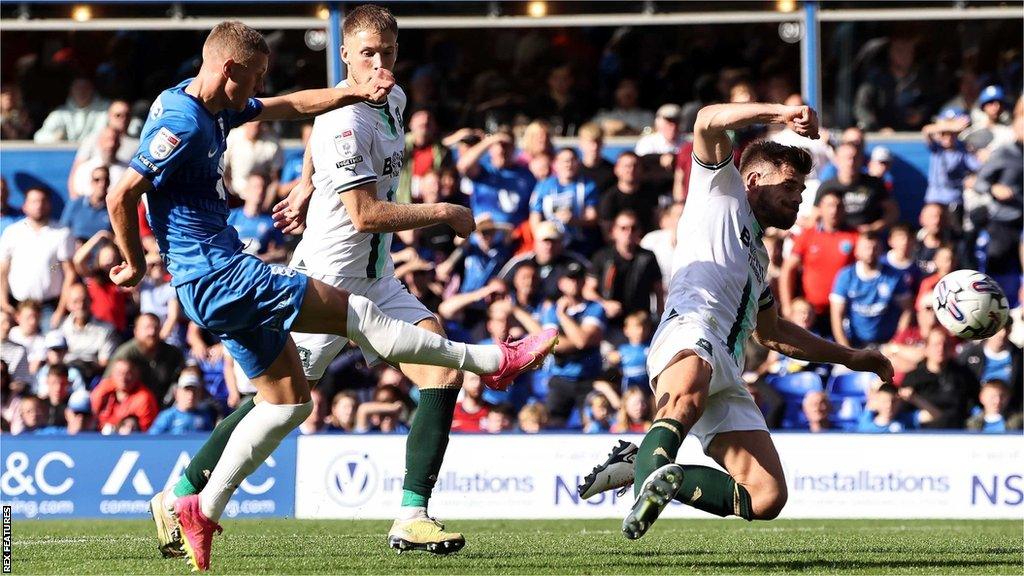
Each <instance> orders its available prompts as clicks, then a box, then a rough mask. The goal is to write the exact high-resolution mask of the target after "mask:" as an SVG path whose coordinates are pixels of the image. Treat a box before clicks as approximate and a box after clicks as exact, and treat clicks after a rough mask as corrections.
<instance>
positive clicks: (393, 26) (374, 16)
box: [342, 4, 398, 36]
mask: <svg viewBox="0 0 1024 576" xmlns="http://www.w3.org/2000/svg"><path fill="white" fill-rule="evenodd" d="M360 31H366V32H374V33H377V34H383V33H384V32H391V33H392V34H394V35H395V36H398V21H397V20H395V16H394V15H393V14H392V13H391V10H388V9H387V8H385V7H383V6H377V5H376V4H363V5H362V6H359V7H358V8H356V9H355V10H353V11H351V12H349V13H348V14H346V15H345V23H344V24H343V25H342V34H343V35H345V36H348V35H350V34H355V33H356V32H360Z"/></svg>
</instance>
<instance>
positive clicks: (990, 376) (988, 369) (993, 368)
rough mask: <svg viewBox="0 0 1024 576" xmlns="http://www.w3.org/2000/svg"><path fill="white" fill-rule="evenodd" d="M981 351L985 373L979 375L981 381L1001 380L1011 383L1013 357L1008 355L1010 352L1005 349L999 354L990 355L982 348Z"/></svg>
mask: <svg viewBox="0 0 1024 576" xmlns="http://www.w3.org/2000/svg"><path fill="white" fill-rule="evenodd" d="M982 353H983V354H985V373H984V374H982V375H981V381H982V382H988V381H989V380H1002V381H1003V382H1006V383H1007V384H1012V383H1013V359H1012V358H1011V357H1010V352H1009V351H1008V350H1007V351H1004V352H1003V353H1002V354H1001V355H1000V356H992V354H991V353H990V352H989V351H988V350H985V349H984V348H982Z"/></svg>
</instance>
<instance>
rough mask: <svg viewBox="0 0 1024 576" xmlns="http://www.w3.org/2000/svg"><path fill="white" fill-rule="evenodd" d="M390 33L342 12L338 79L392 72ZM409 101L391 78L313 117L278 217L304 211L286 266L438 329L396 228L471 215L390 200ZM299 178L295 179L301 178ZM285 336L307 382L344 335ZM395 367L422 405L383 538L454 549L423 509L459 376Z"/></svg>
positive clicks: (371, 9)
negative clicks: (398, 244) (369, 93)
mask: <svg viewBox="0 0 1024 576" xmlns="http://www.w3.org/2000/svg"><path fill="white" fill-rule="evenodd" d="M397 37H398V25H397V22H396V21H395V19H394V17H393V16H392V15H391V13H390V12H389V11H388V10H387V9H385V8H381V7H379V6H373V5H363V6H360V7H358V8H356V9H355V10H353V11H352V12H350V13H349V14H348V15H347V16H346V18H345V23H344V39H345V40H344V46H343V49H342V53H341V54H342V60H343V61H344V62H345V64H346V65H347V66H348V78H347V80H346V82H350V83H351V82H356V83H359V82H363V81H365V78H369V77H370V76H371V75H372V74H373V73H374V71H375V70H376V69H378V68H385V69H388V70H391V69H393V68H394V65H395V59H396V53H397V49H398V42H397ZM405 104H406V99H405V93H404V92H403V91H402V89H401V88H399V87H398V86H397V85H396V86H394V88H392V90H391V92H390V93H389V95H388V99H387V102H386V103H382V104H380V105H375V104H373V103H369V102H363V103H360V104H358V105H353V106H349V107H347V108H344V109H339V110H337V113H333V112H332V113H330V114H323V115H321V116H319V117H317V119H316V121H315V123H314V125H313V132H312V135H311V136H310V139H309V145H308V149H307V155H308V157H311V159H312V170H313V174H312V181H313V186H314V188H315V190H314V191H313V192H312V196H311V197H309V188H308V186H303V185H301V184H300V185H299V186H297V187H296V190H294V191H293V192H292V193H291V194H290V195H289V198H288V199H287V200H285V201H283V202H282V203H281V204H279V205H278V207H277V209H276V210H275V211H276V212H278V214H275V218H277V219H278V220H279V222H281V223H282V224H283V226H282V227H283V229H284V230H285V231H290V230H292V229H293V228H295V227H297V226H299V225H301V224H302V221H303V216H304V225H305V232H304V233H303V237H302V241H301V242H300V243H299V245H298V247H297V248H296V250H295V254H294V257H293V259H292V262H291V265H290V266H291V267H292V268H294V269H295V270H298V271H300V272H302V273H303V274H306V275H308V276H311V277H313V278H317V279H318V280H321V281H323V282H326V283H327V284H330V285H333V286H337V287H344V288H345V289H346V290H349V291H350V292H352V293H353V294H359V295H361V296H365V297H367V298H369V299H370V300H371V301H372V302H373V303H375V304H376V305H377V306H378V307H379V308H380V309H381V310H383V311H384V312H385V314H388V315H390V316H392V317H394V318H397V319H400V320H403V321H406V322H409V323H411V324H415V325H417V326H419V327H421V328H425V329H427V330H430V331H432V332H436V333H438V334H444V329H443V328H442V327H441V324H440V323H439V322H438V320H437V318H436V316H435V315H434V314H433V313H432V312H431V311H430V310H428V309H427V308H426V306H424V305H423V304H422V303H421V302H420V301H419V300H417V299H416V297H415V296H413V295H412V294H410V293H409V291H408V290H406V289H405V287H404V286H403V285H402V283H401V282H399V280H398V279H397V278H395V274H394V272H395V268H394V263H393V262H392V260H391V250H390V248H391V237H392V233H393V232H397V231H400V230H411V229H414V228H421V227H425V226H432V225H435V224H448V225H450V226H451V227H452V228H453V229H454V231H455V233H456V234H458V235H459V236H461V237H463V238H465V237H467V236H469V234H470V233H471V232H472V231H473V229H474V228H475V222H474V220H473V215H472V212H471V211H470V210H469V209H468V208H465V207H462V206H457V205H454V204H445V203H440V204H396V203H395V202H394V199H395V195H396V194H397V192H398V183H399V174H400V173H401V170H402V159H403V153H404V146H405V133H404V129H403V126H402V113H403V111H404V109H405ZM308 164H309V163H308V162H307V165H306V166H305V170H306V171H307V172H308V170H309V169H310V167H309V165H308ZM307 177H308V174H304V175H303V179H304V180H305V179H306V178H307ZM307 201H308V210H306V209H305V206H306V202H307ZM538 336H540V337H545V335H538ZM555 336H556V335H555V334H554V333H553V332H552V333H551V334H548V335H547V336H546V337H547V338H548V339H549V340H551V341H552V343H553V341H554V340H555ZM292 338H293V339H294V340H295V344H296V346H297V347H298V351H299V356H300V358H301V359H302V362H303V368H304V370H305V373H306V377H307V378H309V380H310V381H311V382H315V381H316V380H319V379H320V378H321V377H323V375H324V371H325V370H326V368H327V366H328V365H329V364H330V363H331V361H332V360H334V358H335V357H336V356H337V355H338V353H339V352H340V351H341V349H342V348H343V347H344V346H345V344H346V342H347V339H345V338H339V337H335V336H331V335H325V334H301V333H297V332H293V333H292ZM513 345H514V343H513ZM363 352H364V355H366V359H367V362H368V363H370V364H372V363H374V362H375V361H377V360H378V357H377V356H376V355H374V354H373V353H372V352H371V351H367V350H364V351H363ZM399 368H400V369H401V371H402V372H403V373H404V374H405V375H406V376H407V377H409V379H410V380H412V381H413V382H414V383H415V384H416V385H417V386H418V387H419V389H420V403H419V407H418V408H417V410H416V413H415V416H414V418H413V421H412V423H411V426H410V431H409V436H408V440H407V444H406V475H405V482H404V484H403V498H402V508H401V511H400V513H399V517H398V518H397V519H396V520H395V522H394V524H393V525H392V527H391V530H390V532H389V533H388V544H389V545H390V546H391V547H392V548H395V549H396V550H398V551H399V552H402V551H404V550H426V551H429V552H433V553H437V554H447V553H451V552H455V551H457V550H459V549H460V548H462V546H463V545H464V544H465V539H464V538H463V536H462V535H461V534H459V533H455V532H447V531H445V529H444V526H443V525H442V524H441V523H440V522H438V521H437V520H435V519H433V518H431V517H430V516H428V515H427V501H428V499H429V497H430V494H431V491H432V490H433V487H434V484H435V482H436V481H437V476H438V472H439V470H440V467H441V462H442V460H443V458H444V452H445V449H446V448H447V445H448V434H449V431H450V429H451V424H452V414H453V412H454V409H455V404H456V400H457V397H458V394H459V390H460V389H461V388H462V372H460V371H458V370H451V369H447V368H441V367H437V366H424V365H413V364H402V365H400V366H399ZM510 382H511V380H508V381H504V380H502V378H501V377H499V378H497V379H492V380H490V381H485V384H488V385H489V386H492V387H495V388H502V387H505V386H507V385H508V384H509V383H510Z"/></svg>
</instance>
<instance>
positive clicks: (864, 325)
mask: <svg viewBox="0 0 1024 576" xmlns="http://www.w3.org/2000/svg"><path fill="white" fill-rule="evenodd" d="M832 295H833V296H839V297H841V298H842V299H844V300H846V319H847V320H848V322H847V323H848V326H846V334H847V336H848V337H849V338H850V343H851V344H853V345H854V346H862V345H864V344H872V343H874V344H878V343H882V342H888V341H889V340H891V339H892V337H893V335H894V334H896V326H897V324H899V321H900V314H902V313H903V308H902V307H901V306H900V303H899V300H900V299H901V298H904V297H908V296H909V295H910V291H909V290H908V289H907V286H906V284H904V283H903V274H902V273H901V272H900V271H899V270H896V269H895V268H893V267H891V266H888V265H886V264H882V265H881V267H880V268H879V269H878V271H877V272H876V273H875V275H874V276H873V277H871V278H861V277H860V275H859V274H858V273H857V264H851V265H850V266H847V267H846V268H843V269H842V270H840V271H839V274H838V275H836V280H835V283H833V285H832Z"/></svg>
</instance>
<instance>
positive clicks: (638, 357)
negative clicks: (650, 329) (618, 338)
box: [619, 344, 651, 390]
mask: <svg viewBox="0 0 1024 576" xmlns="http://www.w3.org/2000/svg"><path fill="white" fill-rule="evenodd" d="M650 352H651V347H650V346H649V345H647V344H622V345H620V346H619V355H620V356H622V389H623V390H625V389H626V388H629V387H630V386H641V387H644V388H646V387H647V386H648V385H649V384H650V380H649V379H648V377H647V356H648V355H650Z"/></svg>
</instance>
